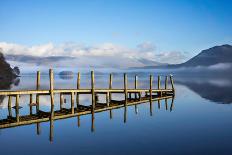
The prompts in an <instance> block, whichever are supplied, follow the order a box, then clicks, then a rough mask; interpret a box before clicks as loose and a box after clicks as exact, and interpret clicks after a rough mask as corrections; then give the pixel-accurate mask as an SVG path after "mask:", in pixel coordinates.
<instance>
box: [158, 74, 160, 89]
mask: <svg viewBox="0 0 232 155" xmlns="http://www.w3.org/2000/svg"><path fill="white" fill-rule="evenodd" d="M158 89H160V75H158Z"/></svg>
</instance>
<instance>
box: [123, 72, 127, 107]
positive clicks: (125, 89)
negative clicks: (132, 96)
mask: <svg viewBox="0 0 232 155" xmlns="http://www.w3.org/2000/svg"><path fill="white" fill-rule="evenodd" d="M124 93H125V105H127V98H128V94H127V75H126V73H124Z"/></svg>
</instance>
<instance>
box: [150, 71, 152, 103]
mask: <svg viewBox="0 0 232 155" xmlns="http://www.w3.org/2000/svg"><path fill="white" fill-rule="evenodd" d="M152 83H153V76H152V75H150V100H152Z"/></svg>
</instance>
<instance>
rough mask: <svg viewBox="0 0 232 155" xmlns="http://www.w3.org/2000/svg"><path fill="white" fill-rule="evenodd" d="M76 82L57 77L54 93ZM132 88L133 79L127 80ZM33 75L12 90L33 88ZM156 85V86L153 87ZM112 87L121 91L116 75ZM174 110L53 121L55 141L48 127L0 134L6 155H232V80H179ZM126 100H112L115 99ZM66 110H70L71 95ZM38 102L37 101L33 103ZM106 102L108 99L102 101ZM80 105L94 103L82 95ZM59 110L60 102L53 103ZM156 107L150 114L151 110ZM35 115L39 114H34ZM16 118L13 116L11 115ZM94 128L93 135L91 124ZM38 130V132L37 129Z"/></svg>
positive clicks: (141, 108) (103, 81) (142, 109)
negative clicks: (56, 89) (68, 108)
mask: <svg viewBox="0 0 232 155" xmlns="http://www.w3.org/2000/svg"><path fill="white" fill-rule="evenodd" d="M75 78H76V77H74V78H73V79H63V78H61V77H59V76H56V77H55V88H75V87H76V80H75ZM128 80H129V81H130V83H129V87H131V88H132V87H133V76H130V75H129V77H128ZM35 81H36V79H35V77H34V76H22V77H21V78H20V82H18V83H17V86H12V89H35ZM89 81H90V77H89V75H83V76H82V77H81V87H90V83H89ZM48 82H49V81H48V77H47V76H42V77H41V87H42V88H41V89H43V88H48V87H49V85H48ZM139 83H140V84H139V87H141V88H148V87H149V85H148V84H149V76H148V75H144V76H142V77H139ZM154 84H155V86H156V81H155V82H154ZM96 87H98V88H104V87H105V88H107V87H108V76H106V75H96ZM113 87H114V88H122V87H123V76H122V75H115V76H114V80H113ZM175 88H176V96H175V99H174V107H173V109H170V107H171V102H172V101H171V99H169V100H168V102H167V103H168V107H167V109H166V105H165V101H164V100H162V101H161V102H160V103H161V104H160V107H159V106H158V103H157V101H156V102H153V104H152V107H150V104H149V103H144V104H140V105H137V109H136V108H135V106H130V107H127V109H125V108H121V109H114V110H113V111H112V118H110V112H109V111H105V112H101V113H96V114H95V119H94V122H92V117H91V115H85V116H81V117H80V120H79V125H78V118H77V117H73V118H68V119H63V120H57V121H54V124H53V129H52V130H53V132H52V135H53V140H52V141H51V131H50V122H44V123H39V124H32V125H27V126H20V127H15V128H9V129H0V149H1V154H2V155H8V154H9V155H13V154H15V155H21V154H22V155H31V154H35V155H42V154H43V155H44V154H57V155H58V154H115V155H116V154H232V150H231V140H232V132H231V131H232V121H231V118H232V106H231V104H230V103H232V97H231V96H232V95H231V92H232V83H231V80H230V79H225V78H220V79H218V78H217V79H209V78H207V77H197V78H189V77H187V78H185V77H176V78H175ZM121 97H122V96H120V95H113V98H114V99H120V98H121ZM65 98H67V103H66V104H65V106H66V107H70V104H69V103H70V99H69V97H68V96H66V97H65ZM34 99H35V98H34ZM100 100H102V101H103V100H104V96H100ZM80 101H81V102H80V103H81V104H84V105H89V104H91V100H90V96H88V95H81V98H80ZM55 102H56V105H55V109H59V104H58V103H59V98H58V96H56V98H55ZM28 103H29V97H28V96H21V97H20V106H22V107H23V108H22V109H20V114H21V115H22V114H27V113H28V112H29V107H28ZM40 105H41V109H42V110H44V111H49V110H50V98H49V96H48V97H41V99H40ZM0 106H1V108H0V119H4V118H6V117H7V115H8V110H7V98H4V100H3V101H2V103H1V105H0ZM150 108H152V113H151V111H150ZM34 110H35V109H34ZM13 114H14V113H13ZM93 124H94V131H92V125H93ZM38 126H39V130H38V129H37V127H38Z"/></svg>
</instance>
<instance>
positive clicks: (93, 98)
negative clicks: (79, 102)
mask: <svg viewBox="0 0 232 155" xmlns="http://www.w3.org/2000/svg"><path fill="white" fill-rule="evenodd" d="M94 83H95V81H94V71H91V89H92V112H94V109H95V92H94Z"/></svg>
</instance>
